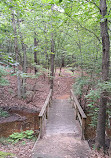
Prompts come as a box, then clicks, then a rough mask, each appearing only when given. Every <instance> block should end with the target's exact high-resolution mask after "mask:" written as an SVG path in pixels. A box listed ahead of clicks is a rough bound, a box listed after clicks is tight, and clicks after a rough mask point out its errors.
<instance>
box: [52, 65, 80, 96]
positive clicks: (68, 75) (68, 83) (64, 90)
mask: <svg viewBox="0 0 111 158" xmlns="http://www.w3.org/2000/svg"><path fill="white" fill-rule="evenodd" d="M78 76H79V72H75V73H74V75H73V73H72V72H71V71H70V70H68V69H66V68H63V69H62V71H61V75H60V76H59V69H57V70H56V75H55V79H54V96H53V97H54V98H55V99H68V98H69V95H70V89H71V88H72V85H73V83H74V81H75V78H76V77H78Z"/></svg>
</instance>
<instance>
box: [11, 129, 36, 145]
mask: <svg viewBox="0 0 111 158" xmlns="http://www.w3.org/2000/svg"><path fill="white" fill-rule="evenodd" d="M34 137H35V136H34V131H33V130H26V131H23V132H20V133H18V132H16V133H13V134H11V135H10V136H9V142H13V143H17V142H18V141H20V140H22V139H24V138H26V139H33V138H34Z"/></svg>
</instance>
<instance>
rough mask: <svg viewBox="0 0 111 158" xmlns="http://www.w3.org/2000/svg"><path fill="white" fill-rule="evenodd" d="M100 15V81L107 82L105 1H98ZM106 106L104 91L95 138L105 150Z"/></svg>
mask: <svg viewBox="0 0 111 158" xmlns="http://www.w3.org/2000/svg"><path fill="white" fill-rule="evenodd" d="M100 14H101V15H102V19H101V22H100V28H101V37H102V81H103V82H104V81H108V78H109V61H110V58H109V51H110V41H109V35H108V27H107V19H106V18H105V15H106V14H107V6H106V0H100ZM106 106H107V91H106V90H104V91H103V92H102V93H101V97H100V105H99V114H98V122H97V135H96V136H97V138H96V147H97V148H101V147H102V148H103V149H105V125H106Z"/></svg>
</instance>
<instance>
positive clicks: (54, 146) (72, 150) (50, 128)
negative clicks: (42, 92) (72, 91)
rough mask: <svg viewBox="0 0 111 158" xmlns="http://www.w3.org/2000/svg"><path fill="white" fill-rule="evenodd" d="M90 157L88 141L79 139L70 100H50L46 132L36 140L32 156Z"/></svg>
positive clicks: (79, 129) (57, 157)
mask: <svg viewBox="0 0 111 158" xmlns="http://www.w3.org/2000/svg"><path fill="white" fill-rule="evenodd" d="M40 157H41V158H79V157H81V158H90V149H89V146H88V143H87V142H86V141H84V140H81V128H80V125H79V122H78V121H77V120H76V119H75V109H74V108H72V105H71V103H70V100H52V104H51V107H50V110H49V117H48V120H47V123H46V133H45V135H44V137H43V138H42V139H40V140H39V141H38V142H36V144H35V146H34V150H33V155H32V158H40Z"/></svg>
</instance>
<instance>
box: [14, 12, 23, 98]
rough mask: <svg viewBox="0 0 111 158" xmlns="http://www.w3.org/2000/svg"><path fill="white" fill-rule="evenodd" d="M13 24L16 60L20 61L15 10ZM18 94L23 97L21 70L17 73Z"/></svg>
mask: <svg viewBox="0 0 111 158" xmlns="http://www.w3.org/2000/svg"><path fill="white" fill-rule="evenodd" d="M12 25H13V32H14V52H15V60H16V62H18V45H17V29H16V20H15V15H14V11H13V13H12ZM18 69H19V68H18ZM14 71H15V68H14ZM17 96H18V98H21V79H20V72H19V71H18V74H17Z"/></svg>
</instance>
